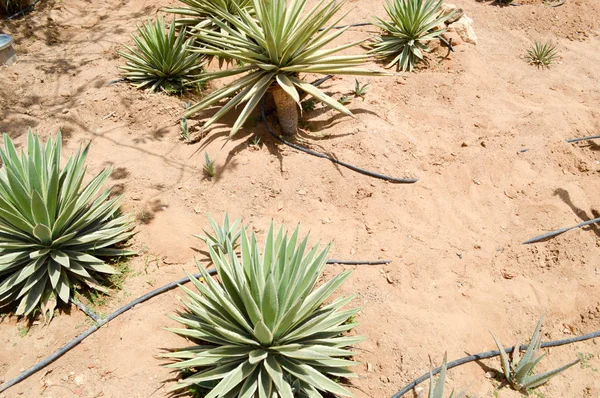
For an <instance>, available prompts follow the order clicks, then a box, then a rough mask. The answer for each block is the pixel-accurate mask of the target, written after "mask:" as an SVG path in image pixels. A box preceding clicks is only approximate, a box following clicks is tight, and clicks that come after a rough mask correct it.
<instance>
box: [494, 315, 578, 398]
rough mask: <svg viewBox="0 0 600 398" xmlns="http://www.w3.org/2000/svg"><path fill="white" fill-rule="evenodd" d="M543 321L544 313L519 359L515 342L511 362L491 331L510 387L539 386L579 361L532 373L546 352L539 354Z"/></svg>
mask: <svg viewBox="0 0 600 398" xmlns="http://www.w3.org/2000/svg"><path fill="white" fill-rule="evenodd" d="M543 322H544V315H542V316H541V318H540V320H539V321H538V324H537V326H536V328H535V330H534V332H533V335H532V336H531V341H530V342H529V345H528V346H527V350H526V351H525V354H524V355H523V357H522V358H520V359H519V345H518V344H517V345H516V346H515V348H514V350H513V361H512V362H511V361H510V360H509V359H508V355H507V354H506V351H505V350H504V347H503V346H502V344H501V343H500V341H498V339H497V338H496V336H494V334H493V333H492V337H493V338H494V341H495V342H496V345H497V346H498V350H499V351H500V357H501V363H502V370H503V372H504V377H505V378H506V381H507V382H508V383H509V384H510V385H511V387H512V388H513V389H515V390H518V391H528V390H531V389H533V388H536V387H539V386H541V385H542V384H544V383H546V382H547V381H548V380H550V379H551V378H552V377H553V376H556V375H557V374H559V373H561V372H562V371H564V370H566V369H568V368H570V367H571V366H573V365H575V364H576V363H578V362H579V359H577V360H575V361H573V362H570V363H568V364H566V365H564V366H561V367H559V368H557V369H554V370H551V371H548V372H545V373H541V374H536V375H534V374H533V369H534V368H535V366H536V365H537V364H538V363H539V362H540V361H541V360H542V359H543V358H544V357H545V356H546V354H543V355H540V353H539V351H540V347H541V344H542V336H541V334H540V330H541V328H542V324H543Z"/></svg>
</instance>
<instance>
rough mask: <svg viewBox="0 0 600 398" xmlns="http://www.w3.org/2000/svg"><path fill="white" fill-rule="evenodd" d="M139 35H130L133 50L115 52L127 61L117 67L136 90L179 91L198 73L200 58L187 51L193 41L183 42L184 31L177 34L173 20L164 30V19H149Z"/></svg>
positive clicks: (200, 65)
mask: <svg viewBox="0 0 600 398" xmlns="http://www.w3.org/2000/svg"><path fill="white" fill-rule="evenodd" d="M138 33H139V36H135V35H132V38H133V41H134V43H135V46H136V48H135V49H133V48H131V47H128V46H125V48H127V50H129V52H121V51H119V52H118V53H119V55H121V56H122V57H124V58H125V59H127V61H128V62H127V64H126V65H125V66H121V67H120V68H121V70H122V75H123V76H124V77H125V78H126V79H128V80H130V81H131V82H132V83H133V85H134V86H136V87H137V88H146V89H148V90H149V91H157V90H159V89H163V90H167V91H180V90H183V89H184V88H185V85H186V84H187V83H189V81H190V80H192V79H194V78H196V77H197V75H198V74H199V73H200V71H201V69H202V66H203V64H202V63H201V56H200V55H199V54H196V53H191V52H190V51H189V48H190V46H191V45H192V43H193V39H186V37H185V29H184V30H183V31H181V32H179V33H177V32H176V29H175V21H173V22H171V27H170V28H169V30H168V31H167V30H166V29H165V21H164V18H156V21H155V22H154V23H152V22H151V21H150V20H149V21H148V22H147V23H146V24H144V25H142V26H138Z"/></svg>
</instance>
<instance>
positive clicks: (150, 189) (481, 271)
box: [0, 0, 600, 398]
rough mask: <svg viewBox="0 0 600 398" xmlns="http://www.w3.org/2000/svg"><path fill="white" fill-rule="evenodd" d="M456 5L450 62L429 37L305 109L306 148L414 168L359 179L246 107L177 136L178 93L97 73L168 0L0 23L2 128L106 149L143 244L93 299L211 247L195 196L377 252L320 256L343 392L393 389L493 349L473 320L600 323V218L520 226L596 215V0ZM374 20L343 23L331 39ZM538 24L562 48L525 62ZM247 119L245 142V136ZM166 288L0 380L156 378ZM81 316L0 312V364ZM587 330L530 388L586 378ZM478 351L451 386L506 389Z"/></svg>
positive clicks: (99, 162) (92, 388)
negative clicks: (361, 92)
mask: <svg viewBox="0 0 600 398" xmlns="http://www.w3.org/2000/svg"><path fill="white" fill-rule="evenodd" d="M456 3H457V5H458V6H459V7H462V8H463V9H464V10H465V11H466V13H467V15H469V16H470V17H471V18H473V19H474V21H475V25H474V28H475V31H476V33H477V35H478V38H479V44H478V45H477V46H473V45H470V44H461V45H460V46H457V47H456V53H454V54H451V55H450V57H449V58H447V59H442V56H443V55H444V54H445V52H446V51H445V50H444V49H443V50H441V51H440V52H439V53H436V54H432V55H431V56H430V63H429V66H428V67H427V68H422V69H420V70H418V71H417V72H416V73H411V74H407V73H401V74H400V75H399V76H396V77H381V78H368V79H366V78H365V79H360V80H361V81H363V82H367V81H368V82H369V83H370V84H371V90H370V91H369V93H368V95H367V96H366V100H365V101H364V102H362V101H360V100H355V101H354V102H353V103H352V104H351V105H350V108H351V109H352V110H353V111H354V112H355V113H356V115H357V116H358V119H357V120H353V119H351V118H348V117H342V116H340V115H337V114H335V113H334V112H332V111H329V110H326V109H323V108H321V107H317V109H315V110H314V111H312V112H308V113H306V114H305V115H304V119H303V120H304V122H303V123H304V124H303V126H304V128H305V133H303V134H301V138H302V139H303V141H302V143H303V145H308V146H309V147H311V148H313V149H315V150H319V151H323V152H326V153H332V154H335V155H336V156H337V157H338V158H339V159H341V160H345V161H348V162H350V163H353V164H356V165H358V166H360V167H364V168H367V169H370V170H374V171H378V172H381V173H385V174H389V175H394V176H400V177H403V176H410V177H418V178H420V180H419V182H418V183H416V184H414V185H394V184H391V183H387V182H384V181H380V180H376V179H372V178H368V177H366V176H362V175H359V174H356V173H353V172H351V171H349V170H347V169H343V168H338V167H335V166H334V165H332V164H330V163H329V162H327V161H325V160H322V159H318V158H315V157H311V156H308V155H305V154H302V153H299V152H297V151H295V150H292V149H290V148H288V147H285V146H281V145H279V144H277V143H276V142H275V141H274V140H273V139H272V138H270V137H269V136H268V135H267V134H266V132H265V130H264V128H263V126H262V124H261V123H259V122H258V119H256V122H255V123H249V124H250V126H249V127H248V128H247V129H245V130H243V131H242V133H240V135H239V136H237V137H235V138H234V139H233V140H230V141H225V139H224V138H225V137H226V135H227V125H225V126H220V127H217V128H214V129H212V130H211V131H210V132H209V133H208V135H207V136H206V137H205V138H204V139H202V140H201V141H200V142H198V143H195V144H193V145H186V144H185V143H183V142H182V141H181V140H180V139H179V127H178V118H179V117H180V115H181V113H182V110H183V103H184V99H181V98H177V97H168V96H166V95H150V94H146V93H144V92H141V91H138V90H135V89H134V88H132V87H130V86H128V85H127V84H125V83H120V84H115V85H108V83H109V82H110V81H112V80H114V79H117V78H118V74H119V71H118V65H120V64H122V63H123V61H122V60H121V59H119V57H118V56H117V55H116V53H115V52H116V50H118V49H121V48H122V44H124V43H126V44H129V43H131V39H130V37H129V34H130V33H131V32H133V31H134V30H135V23H136V22H142V21H144V20H145V19H146V18H147V17H153V16H154V15H155V14H156V12H157V11H158V10H159V9H160V8H161V7H163V6H166V5H168V4H167V3H165V2H163V1H157V0H150V1H141V0H132V1H125V0H107V1H104V2H92V1H85V0H66V1H60V0H59V1H57V0H49V1H46V0H42V1H41V2H40V3H39V5H38V6H37V7H36V10H35V11H34V12H33V13H31V14H29V15H28V16H27V17H25V18H23V19H20V20H17V21H14V22H10V23H2V24H0V31H1V32H8V33H11V34H12V35H13V36H14V37H15V39H16V45H15V48H16V51H17V53H18V55H19V58H20V59H19V62H18V64H16V65H15V66H12V67H10V68H1V69H0V131H4V132H8V133H9V134H10V136H11V137H13V139H15V140H16V142H17V143H19V144H21V145H22V144H23V143H24V133H25V132H26V131H27V127H32V128H34V129H35V130H37V131H38V132H39V133H40V135H42V136H43V137H47V136H49V135H52V134H55V133H56V131H57V130H58V129H59V128H60V129H62V131H63V133H64V134H65V136H66V137H68V139H67V143H66V148H65V152H66V153H70V152H73V151H75V150H76V149H77V148H78V147H79V145H81V144H85V143H87V142H88V141H90V140H91V141H92V147H91V153H90V155H89V158H88V159H89V160H88V170H89V172H90V175H91V173H97V172H99V171H100V170H101V169H102V168H104V167H106V166H109V165H112V166H114V167H115V168H116V172H115V173H114V174H113V177H112V179H111V185H112V186H114V187H115V189H116V190H117V191H118V192H122V193H123V194H124V208H125V209H126V210H127V211H130V212H132V213H134V214H136V215H137V216H138V217H139V219H140V220H141V222H140V224H139V225H138V227H137V230H138V232H139V233H138V234H137V235H136V236H135V238H134V239H133V240H132V244H133V247H134V248H135V249H136V250H137V251H138V252H139V253H140V254H139V256H138V257H135V258H133V259H132V260H131V261H130V262H129V264H128V265H129V267H130V268H131V272H130V274H129V275H128V277H127V279H126V280H125V283H124V286H123V289H122V290H121V291H119V292H117V293H115V294H114V297H113V298H112V299H110V300H108V301H107V303H106V304H105V305H104V306H101V307H100V308H97V310H98V311H99V312H100V313H102V314H108V313H110V312H111V311H113V310H114V309H116V308H118V307H120V306H122V305H124V304H125V303H127V302H129V301H131V300H133V299H134V298H136V297H138V296H140V295H142V294H143V293H146V292H148V291H150V290H152V289H153V288H156V287H158V286H161V285H163V284H165V283H167V282H170V281H173V280H175V279H178V278H180V277H182V276H184V270H188V271H193V270H194V265H193V260H192V259H193V257H194V256H196V257H198V258H199V259H200V260H201V261H202V262H203V263H207V261H206V257H205V256H204V255H203V254H201V253H198V252H197V251H196V250H195V249H201V248H202V245H201V242H200V241H199V240H197V239H195V238H193V237H191V235H192V234H194V233H199V232H201V231H202V229H203V228H207V227H208V223H207V220H206V217H205V214H206V213H210V214H212V215H213V216H215V217H216V218H221V217H222V216H223V214H224V213H225V211H229V213H230V215H232V216H234V217H238V216H241V217H243V219H244V222H246V223H250V224H251V225H253V226H254V228H255V229H257V230H259V231H262V232H264V230H265V229H266V228H267V227H268V225H269V223H270V221H271V220H274V221H275V222H276V223H280V222H284V223H285V224H286V225H287V226H289V227H294V226H295V225H296V224H297V223H301V228H302V231H304V232H308V231H310V232H311V236H312V240H313V241H314V242H316V241H317V240H318V239H321V240H322V241H324V242H327V241H331V240H333V241H334V246H333V250H332V252H331V257H333V258H343V259H356V260H359V259H391V260H392V261H393V262H392V263H391V264H389V265H385V266H353V267H349V266H329V267H328V268H327V271H326V275H325V277H326V278H328V277H331V276H332V275H334V274H335V273H337V272H339V271H341V270H343V269H353V270H354V273H353V274H352V276H351V278H350V279H349V280H348V282H347V283H346V284H345V285H344V286H343V287H342V288H341V289H340V292H339V294H346V295H348V294H356V295H357V298H356V299H355V300H354V303H355V305H356V306H361V307H362V311H361V312H360V314H359V316H358V321H359V322H360V326H358V327H357V328H356V332H357V333H359V334H362V335H365V336H366V337H367V338H368V339H367V341H366V342H364V343H362V344H360V346H359V348H358V351H357V356H356V359H357V360H359V361H361V362H362V365H359V366H358V367H357V368H356V370H357V372H358V373H359V378H358V379H356V380H354V381H353V385H352V386H353V387H352V391H353V392H354V393H355V394H356V395H357V396H358V397H377V398H379V397H389V396H391V395H392V394H394V393H395V392H397V391H398V390H399V389H400V388H401V387H403V386H404V385H405V384H407V383H408V382H410V381H411V380H412V379H413V378H415V377H418V376H420V375H421V374H423V373H424V372H425V371H426V370H427V369H428V366H429V361H428V355H431V356H432V358H433V360H434V361H435V362H436V363H439V362H440V361H441V358H442V356H443V353H444V351H447V352H448V357H449V359H450V360H452V359H456V358H459V357H463V356H464V355H466V353H476V352H480V351H486V350H491V349H494V348H495V347H494V344H493V340H492V339H491V336H490V334H489V332H488V331H489V330H491V331H493V332H494V333H495V334H496V335H497V336H498V337H499V338H500V339H501V341H503V342H504V343H505V344H507V345H509V344H514V343H517V342H518V341H520V342H521V343H523V342H525V341H527V339H528V338H529V336H530V334H531V332H532V330H533V328H534V326H535V324H536V322H537V319H538V318H539V317H540V315H541V314H543V313H546V324H545V327H544V339H545V340H551V339H560V338H565V337H570V336H573V335H579V334H584V333H589V332H592V331H595V330H598V329H600V290H599V288H600V257H599V256H598V253H599V248H598V247H599V246H600V229H598V228H597V227H590V228H584V229H580V230H574V231H570V232H568V233H565V234H563V235H561V236H559V237H557V238H554V239H552V240H550V241H547V242H544V243H538V244H535V245H522V244H521V242H523V241H524V240H526V239H528V238H530V237H533V236H535V235H538V234H541V233H544V232H546V231H549V230H552V229H556V228H559V227H563V226H568V225H574V224H576V223H578V222H581V221H582V220H587V219H589V218H590V217H594V215H595V214H597V213H598V212H600V207H599V206H600V203H598V200H597V199H594V198H598V197H599V196H600V179H599V178H598V177H599V176H598V173H599V172H600V158H599V156H598V149H599V148H600V147H599V146H598V145H597V142H583V143H580V144H576V145H571V144H567V143H565V142H564V139H566V138H572V137H581V136H588V135H594V134H599V133H600V110H599V105H600V68H599V66H598V65H600V7H598V2H597V0H569V1H568V2H567V3H566V4H565V5H563V6H561V7H558V8H549V7H546V6H545V5H544V4H543V2H542V1H541V0H527V1H523V2H522V3H523V4H524V5H523V6H521V7H498V6H495V5H494V4H491V3H490V2H488V1H484V2H477V1H473V0H458V1H457V2H456ZM171 4H174V3H171ZM352 7H354V9H353V11H352V12H351V13H350V15H349V16H348V17H347V19H346V22H349V23H350V22H363V21H364V20H365V18H367V17H371V16H373V15H378V16H383V15H384V11H383V5H382V2H371V1H365V0H350V1H349V2H348V3H347V4H346V6H345V7H344V8H345V9H350V8H352ZM374 32H375V30H374V29H373V28H372V27H362V28H357V29H354V30H352V31H349V32H347V34H346V36H345V37H344V39H343V40H344V41H350V40H355V39H358V38H360V37H366V35H368V34H370V33H374ZM536 39H539V40H548V39H551V40H553V41H554V42H555V43H557V45H558V48H559V50H560V55H561V60H560V62H559V64H558V65H555V66H554V67H553V68H551V69H549V70H537V69H536V68H534V67H532V66H530V65H528V64H527V62H526V61H525V60H524V53H525V51H526V49H527V48H528V47H529V46H530V45H531V43H532V41H533V40H536ZM372 67H374V68H379V67H381V66H380V65H377V64H373V65H372ZM353 85H354V79H353V78H352V77H340V78H336V79H334V80H330V81H328V82H327V83H326V84H324V85H323V87H324V89H325V90H326V91H327V92H328V93H330V94H332V95H334V96H335V97H336V98H339V97H340V96H341V95H342V94H347V93H348V92H349V91H350V90H351V88H352V87H353ZM233 120H234V119H233V117H229V118H227V119H226V120H225V123H229V125H231V123H232V121H233ZM271 122H272V123H276V121H275V120H274V119H271ZM191 125H193V126H194V127H193V128H194V129H197V128H198V127H197V126H198V122H195V121H192V122H191ZM255 135H256V136H259V137H261V139H262V143H263V145H261V146H260V147H255V146H252V145H250V142H251V140H252V138H253V136H255ZM522 149H529V151H527V152H520V150H522ZM205 151H206V152H208V153H209V154H210V156H211V158H214V159H215V160H216V166H217V171H218V176H217V178H215V179H213V180H212V181H211V180H207V179H204V178H203V175H202V163H203V157H204V156H203V153H204V152H205ZM181 296H182V295H181V293H180V292H179V291H177V290H173V291H170V292H168V293H166V294H163V295H162V296H160V297H158V298H155V299H152V300H150V301H148V302H146V303H144V304H141V305H139V306H137V307H135V308H134V309H133V310H132V311H129V312H127V313H126V314H124V315H122V316H121V317H119V318H117V319H116V320H115V321H113V322H111V323H110V324H109V325H107V326H105V327H103V328H102V329H101V330H100V331H98V332H96V333H95V334H93V335H92V336H91V337H89V338H88V339H87V340H85V341H84V342H83V343H82V344H81V345H79V346H77V347H76V348H74V349H73V350H71V351H70V352H69V353H67V354H66V355H65V356H64V357H62V358H60V359H59V360H57V361H56V362H54V363H53V364H51V365H50V366H48V367H47V368H46V369H44V370H43V371H41V372H39V373H37V374H35V375H33V376H32V377H31V378H29V379H28V380H26V381H24V382H22V383H20V384H18V385H16V386H15V387H13V388H11V389H9V390H8V391H7V392H5V393H4V394H3V395H2V394H0V395H2V397H37V396H43V397H73V396H77V397H125V396H128V397H149V396H153V397H158V396H165V395H166V392H165V391H166V389H167V388H168V387H169V386H170V385H171V383H172V377H173V375H172V374H170V373H169V372H168V370H166V369H164V368H162V367H161V366H160V364H161V363H162V362H161V360H160V359H157V358H156V355H157V354H159V353H160V352H161V348H173V347H181V346H184V345H186V342H185V341H184V340H183V339H182V338H179V337H177V336H175V335H173V334H171V333H169V332H166V331H164V330H162V328H163V327H168V326H174V325H175V322H174V321H172V320H170V319H169V318H167V316H166V315H167V314H169V313H173V312H174V311H176V310H177V309H178V308H181V305H180V302H179V300H180V298H181ZM89 326H90V322H89V321H88V320H87V319H86V317H85V316H84V315H83V314H82V313H80V312H79V311H77V310H76V309H71V311H67V312H61V313H59V314H58V315H57V316H56V317H55V319H54V320H53V321H52V322H51V324H50V325H49V326H45V327H44V326H42V325H41V324H34V325H32V326H31V328H30V329H29V330H27V327H28V325H27V323H26V322H25V321H18V320H16V319H15V318H7V317H4V318H2V319H0V381H6V380H9V379H11V378H13V377H15V376H17V375H18V374H19V372H20V371H22V370H24V369H26V368H28V367H29V366H31V365H33V364H34V363H35V362H37V361H39V360H40V359H42V358H44V357H45V356H47V355H49V354H50V353H52V352H53V351H55V350H56V349H57V348H59V347H61V346H62V345H63V344H65V343H66V342H67V341H69V340H70V339H72V338H73V337H75V336H76V335H78V334H79V333H81V332H82V331H83V330H85V329H86V328H87V327H89ZM597 343H598V341H587V342H583V343H578V344H573V345H569V346H563V347H559V348H554V349H552V350H550V351H549V355H548V357H547V359H546V360H544V361H543V362H542V364H541V365H540V370H547V369H550V368H551V367H557V366H559V365H561V364H563V363H566V362H568V361H570V360H572V359H575V358H576V356H577V355H578V353H581V354H584V355H590V356H591V358H590V359H589V361H588V364H589V365H590V366H591V367H587V368H583V367H581V366H579V365H577V366H575V367H574V368H571V369H570V370H568V371H567V372H565V373H564V374H561V375H559V376H557V377H556V378H554V379H553V380H552V381H551V382H550V383H548V384H547V385H546V386H543V387H541V388H540V389H539V390H538V392H539V395H538V396H544V397H600V378H599V377H598V376H599V373H598V371H597V370H595V368H600V358H599V356H600V348H599V347H598V345H597ZM489 368H495V369H497V368H499V363H498V361H497V360H487V361H483V362H482V363H479V364H476V363H471V364H468V365H465V366H462V367H459V368H456V369H453V370H451V371H450V372H449V381H448V387H449V388H457V389H461V388H466V387H469V393H470V394H471V396H478V397H492V396H498V397H502V398H504V397H518V396H520V394H517V393H515V392H511V391H509V390H507V389H502V390H500V391H498V393H497V395H494V391H495V388H496V387H497V385H498V383H497V382H495V381H493V380H490V379H488V378H487V377H486V371H487V370H488V369H489ZM448 391H449V390H448ZM406 396H407V397H414V395H412V393H410V394H407V395H406Z"/></svg>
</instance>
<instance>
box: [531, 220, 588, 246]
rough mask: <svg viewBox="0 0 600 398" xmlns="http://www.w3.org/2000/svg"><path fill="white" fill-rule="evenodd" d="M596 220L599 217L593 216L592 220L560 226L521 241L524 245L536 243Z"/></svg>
mask: <svg viewBox="0 0 600 398" xmlns="http://www.w3.org/2000/svg"><path fill="white" fill-rule="evenodd" d="M598 222H600V218H594V219H593V220H588V221H584V222H582V223H579V224H577V225H574V226H572V227H564V228H560V229H557V230H554V231H550V232H547V233H545V234H542V235H539V236H536V237H534V238H531V239H528V240H526V241H525V242H523V244H524V245H528V244H530V243H536V242H539V241H542V240H546V239H550V238H553V237H555V236H557V235H560V234H562V233H565V232H567V231H570V230H572V229H575V228H581V227H585V226H586V225H590V224H595V223H598Z"/></svg>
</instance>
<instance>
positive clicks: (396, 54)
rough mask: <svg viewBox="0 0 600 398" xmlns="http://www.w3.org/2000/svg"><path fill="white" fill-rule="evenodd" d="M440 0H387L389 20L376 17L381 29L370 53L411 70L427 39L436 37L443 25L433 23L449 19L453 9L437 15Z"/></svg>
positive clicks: (391, 63)
mask: <svg viewBox="0 0 600 398" xmlns="http://www.w3.org/2000/svg"><path fill="white" fill-rule="evenodd" d="M441 6H442V0H391V1H390V0H386V6H385V11H386V12H387V14H388V16H389V18H390V21H386V20H383V19H381V18H377V19H376V20H375V23H374V24H375V25H376V26H377V27H379V28H380V29H381V30H382V31H383V32H384V33H383V35H381V36H378V37H376V38H375V39H374V41H373V43H372V49H371V51H370V53H371V54H376V55H377V56H379V57H380V58H390V57H393V60H392V61H391V62H390V63H389V64H388V65H387V66H386V68H391V67H392V66H394V65H396V64H397V68H398V69H400V68H401V69H402V70H403V71H412V70H413V67H414V65H415V64H416V63H418V62H419V61H422V60H423V58H424V55H423V52H426V51H429V48H428V47H427V42H428V41H430V40H433V39H435V38H437V37H439V36H440V35H441V34H442V33H444V32H445V31H446V30H445V29H439V30H433V28H434V27H436V26H438V25H440V24H442V23H444V22H445V21H446V20H448V19H449V18H450V17H451V16H452V13H450V14H448V15H444V16H440V12H441Z"/></svg>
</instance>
